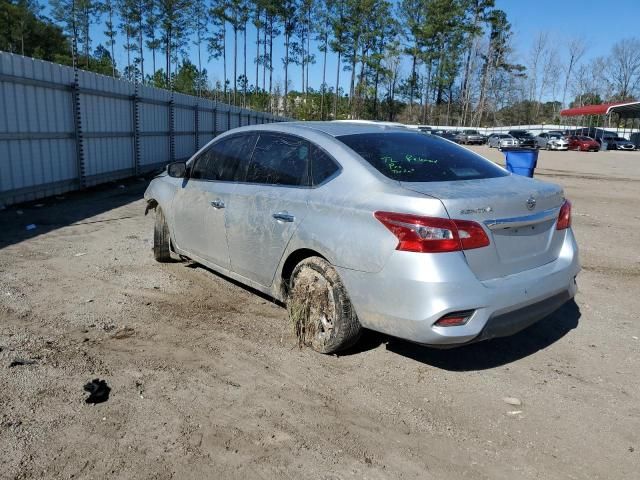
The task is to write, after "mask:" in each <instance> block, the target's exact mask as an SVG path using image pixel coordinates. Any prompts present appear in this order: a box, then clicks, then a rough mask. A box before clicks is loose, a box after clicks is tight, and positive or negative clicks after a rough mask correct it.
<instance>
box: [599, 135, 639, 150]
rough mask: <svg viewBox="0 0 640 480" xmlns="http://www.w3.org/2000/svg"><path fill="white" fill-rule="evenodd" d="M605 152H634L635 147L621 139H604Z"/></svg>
mask: <svg viewBox="0 0 640 480" xmlns="http://www.w3.org/2000/svg"><path fill="white" fill-rule="evenodd" d="M603 141H604V142H605V143H606V144H607V150H635V148H636V146H635V145H634V144H633V143H631V142H630V141H629V140H627V139H626V138H623V137H604V138H603Z"/></svg>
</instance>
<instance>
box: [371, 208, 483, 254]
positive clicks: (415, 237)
mask: <svg viewBox="0 0 640 480" xmlns="http://www.w3.org/2000/svg"><path fill="white" fill-rule="evenodd" d="M374 216H375V217H376V218H377V219H378V220H379V221H380V222H381V223H382V224H383V225H384V226H385V227H387V228H388V229H389V230H390V231H391V233H393V234H394V235H395V236H396V238H397V239H398V245H397V246H396V250H402V251H406V252H421V253H440V252H456V251H459V250H470V249H472V248H480V247H486V246H487V245H489V237H487V234H486V233H485V231H484V230H483V228H482V227H481V226H480V225H479V224H478V223H476V222H470V221H468V220H450V219H448V218H434V217H423V216H420V215H411V214H408V213H393V212H375V213H374Z"/></svg>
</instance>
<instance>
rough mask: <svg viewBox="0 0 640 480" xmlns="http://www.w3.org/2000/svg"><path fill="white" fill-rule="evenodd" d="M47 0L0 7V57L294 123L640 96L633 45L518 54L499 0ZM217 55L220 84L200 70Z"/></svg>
mask: <svg viewBox="0 0 640 480" xmlns="http://www.w3.org/2000/svg"><path fill="white" fill-rule="evenodd" d="M49 3H50V7H51V8H50V11H49V15H50V17H51V18H48V17H47V16H46V15H45V14H44V13H43V9H42V6H40V5H39V4H38V3H37V2H36V0H0V24H1V25H2V26H0V49H2V50H7V51H11V52H16V53H20V54H23V55H28V56H33V57H36V58H44V59H47V60H52V61H57V62H60V63H64V64H70V65H75V66H77V67H78V68H83V69H87V70H92V71H97V72H99V73H103V74H106V75H112V76H115V77H121V78H125V79H128V80H130V81H135V82H142V83H145V84H149V85H152V86H156V87H161V88H168V89H173V90H176V91H180V92H184V93H189V94H193V95H199V96H204V97H209V98H213V99H216V100H219V101H224V102H227V103H230V104H234V105H241V106H244V107H248V108H253V109H257V110H264V111H270V112H272V113H277V114H281V115H286V116H291V117H295V118H301V119H336V118H368V119H380V120H398V121H403V122H406V123H423V124H445V125H466V126H490V125H500V124H515V123H540V122H547V123H554V122H556V121H558V115H559V111H560V110H561V109H562V108H563V107H567V106H577V105H584V104H589V103H597V102H601V101H615V100H630V99H634V98H637V96H638V94H639V92H638V91H639V89H640V40H639V39H638V38H628V39H624V40H621V41H619V42H617V43H615V44H614V45H612V47H611V50H610V52H609V54H608V55H605V56H602V57H597V58H590V57H588V55H587V53H588V47H589V45H588V43H587V42H586V41H585V40H583V39H580V38H573V39H563V40H562V41H558V39H552V38H551V37H550V35H549V34H547V33H545V32H540V34H539V35H538V36H537V37H536V38H534V39H533V42H532V44H531V47H530V49H529V51H527V52H519V53H520V55H519V56H517V55H516V54H517V53H518V52H515V51H514V48H513V31H512V27H511V24H510V22H509V19H508V18H507V15H506V13H505V12H504V11H502V10H500V9H498V8H496V7H495V3H494V0H401V1H398V2H391V1H389V0H254V1H249V0H51V1H50V2H49ZM95 28H102V31H103V33H104V37H105V38H106V41H105V42H103V43H102V44H96V42H95V41H94V39H93V38H92V33H93V32H94V31H95ZM248 45H251V52H252V54H251V55H250V56H248V54H247V52H248V49H247V47H248ZM276 51H277V52H281V53H282V56H281V57H280V58H276V54H275V52H276ZM116 52H123V53H124V54H125V55H124V57H125V58H126V63H125V64H123V65H116V62H115V58H116ZM330 56H333V57H334V59H335V62H331V63H335V65H336V67H335V70H333V71H329V70H328V64H329V62H328V59H329V57H330ZM212 59H215V60H218V61H219V63H221V65H222V68H221V70H222V71H221V72H216V73H217V75H216V77H219V78H215V79H211V78H210V77H209V72H208V71H207V69H206V68H205V67H204V65H206V64H207V63H208V62H209V61H210V60H212ZM314 64H316V65H317V66H318V67H319V68H318V69H314V71H320V72H321V75H317V77H318V78H316V76H314V77H313V78H310V77H311V75H310V66H311V65H314ZM294 76H297V78H296V82H295V83H296V85H297V86H298V88H296V89H295V90H292V88H291V85H292V84H293V82H292V78H293V77H294ZM343 84H344V85H347V87H346V88H342V86H341V85H343Z"/></svg>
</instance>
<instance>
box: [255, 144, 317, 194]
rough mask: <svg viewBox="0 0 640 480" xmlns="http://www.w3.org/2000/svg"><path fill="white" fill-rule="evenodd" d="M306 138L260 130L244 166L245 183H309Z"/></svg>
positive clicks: (290, 184)
mask: <svg viewBox="0 0 640 480" xmlns="http://www.w3.org/2000/svg"><path fill="white" fill-rule="evenodd" d="M309 149H310V145H309V142H308V141H306V140H302V139H299V138H297V137H292V136H290V135H282V134H274V133H261V134H260V137H259V138H258V143H257V144H256V148H255V150H254V152H253V157H252V159H251V163H249V168H248V169H247V176H246V181H247V182H248V183H265V184H269V185H288V186H308V185H309Z"/></svg>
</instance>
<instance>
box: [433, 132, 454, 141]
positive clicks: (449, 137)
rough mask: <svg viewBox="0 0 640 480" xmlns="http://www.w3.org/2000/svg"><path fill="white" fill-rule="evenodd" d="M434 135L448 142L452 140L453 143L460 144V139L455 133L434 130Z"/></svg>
mask: <svg viewBox="0 0 640 480" xmlns="http://www.w3.org/2000/svg"><path fill="white" fill-rule="evenodd" d="M431 134H432V135H437V136H438V137H442V138H445V139H447V140H451V141H452V142H456V143H458V138H457V136H456V134H455V133H453V132H447V131H446V130H432V131H431Z"/></svg>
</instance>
